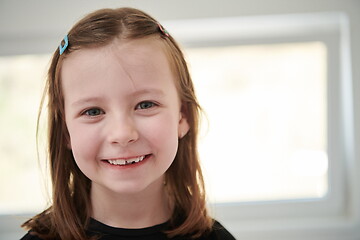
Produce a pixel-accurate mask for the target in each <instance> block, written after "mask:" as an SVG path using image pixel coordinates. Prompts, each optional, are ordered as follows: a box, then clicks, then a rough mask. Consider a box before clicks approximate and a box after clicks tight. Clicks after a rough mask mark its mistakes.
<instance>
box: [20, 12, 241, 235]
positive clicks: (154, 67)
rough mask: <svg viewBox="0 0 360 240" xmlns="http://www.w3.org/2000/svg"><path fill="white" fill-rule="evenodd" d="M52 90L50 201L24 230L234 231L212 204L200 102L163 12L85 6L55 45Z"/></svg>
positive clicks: (49, 82) (73, 232)
mask: <svg viewBox="0 0 360 240" xmlns="http://www.w3.org/2000/svg"><path fill="white" fill-rule="evenodd" d="M46 94H47V97H48V124H49V129H48V131H49V132H48V138H49V139H48V154H49V160H50V164H49V166H50V170H51V179H52V187H53V194H52V205H51V206H50V207H49V208H48V209H46V210H45V211H43V212H42V213H40V214H38V215H36V216H35V217H33V218H31V219H30V220H28V221H27V222H25V223H24V224H23V225H22V226H23V227H24V228H25V229H27V230H29V233H28V234H26V235H25V236H24V237H23V238H22V239H24V240H26V239H34V240H36V239H44V240H46V239H52V240H53V239H56V240H58V239H62V240H86V239H102V240H111V239H149V240H150V239H204V240H205V239H221V240H226V239H235V238H234V237H233V236H231V234H230V233H229V232H228V231H227V230H226V229H225V228H224V227H223V226H221V225H220V223H218V222H217V221H215V220H213V219H211V218H210V216H209V214H208V211H207V210H206V202H205V188H204V182H203V177H202V173H201V169H200V164H199V159H198V155H197V134H198V118H199V116H198V114H199V109H200V107H199V105H198V102H197V100H196V97H195V93H194V88H193V84H192V81H191V77H190V75H189V71H188V68H187V66H186V62H185V60H184V57H183V54H182V52H181V50H180V49H179V47H178V45H177V43H176V42H175V40H174V39H173V38H172V36H171V35H169V33H168V32H167V31H166V30H165V29H164V28H163V27H162V26H161V25H160V24H159V23H158V22H157V21H156V20H154V19H153V18H152V17H150V16H149V15H147V14H145V13H144V12H141V11H139V10H136V9H131V8H120V9H103V10H98V11H96V12H94V13H92V14H89V15H87V16H86V17H85V18H83V19H82V20H80V21H79V22H78V23H77V24H76V25H75V26H74V27H73V28H72V29H71V30H70V32H69V33H68V35H66V36H65V38H64V40H63V41H62V42H61V44H60V46H59V49H57V50H56V51H55V53H54V55H53V58H52V62H51V66H50V69H49V72H48V78H47V84H46Z"/></svg>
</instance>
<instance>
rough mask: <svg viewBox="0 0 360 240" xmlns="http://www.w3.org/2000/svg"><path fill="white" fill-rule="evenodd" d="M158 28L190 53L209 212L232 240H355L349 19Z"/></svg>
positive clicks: (207, 22) (329, 16)
mask: <svg viewBox="0 0 360 240" xmlns="http://www.w3.org/2000/svg"><path fill="white" fill-rule="evenodd" d="M164 26H165V27H167V28H168V29H170V30H171V31H170V33H171V34H173V35H174V36H175V38H176V39H178V40H179V42H180V43H181V44H182V45H183V46H185V47H186V49H187V50H186V56H187V58H188V62H189V63H190V65H191V71H192V73H193V78H194V82H195V85H196V87H197V91H198V96H199V99H200V103H201V104H202V105H203V106H204V109H205V111H206V113H207V117H208V120H205V123H208V126H206V127H205V129H203V135H202V136H203V137H202V139H201V141H202V142H201V144H200V154H201V157H202V164H203V165H204V168H205V176H206V178H207V181H208V182H210V187H209V192H210V194H211V198H210V200H211V201H212V204H211V206H210V208H211V210H212V211H213V213H214V216H215V217H216V218H217V219H219V220H220V221H222V222H223V223H224V224H225V225H226V226H227V227H228V228H229V229H230V230H231V231H232V233H234V234H235V236H236V237H237V238H239V239H270V240H271V239H289V237H290V238H293V239H298V238H299V239H303V238H304V237H306V238H307V239H309V238H310V239H343V238H344V234H343V233H344V232H346V234H347V237H348V239H356V238H357V236H358V235H357V234H359V231H358V228H357V227H356V226H357V225H356V220H355V219H354V218H355V217H356V216H357V215H356V214H355V213H354V212H353V211H354V207H355V205H354V204H355V202H352V201H353V200H354V195H351V194H350V192H349V191H347V190H346V189H353V190H354V188H353V187H354V186H355V185H351V183H353V176H354V175H353V174H354V169H351V168H349V166H351V165H352V164H353V161H354V156H355V152H354V123H353V114H354V113H353V111H354V108H353V98H352V91H353V89H352V79H351V74H350V73H351V69H350V63H349V59H350V57H349V56H350V55H349V54H350V50H349V49H350V48H349V35H348V34H349V32H348V27H349V25H348V20H347V17H346V16H345V15H343V14H341V13H319V14H315V13H314V14H294V15H283V16H254V17H241V18H226V19H199V20H185V21H178V22H168V23H167V24H164ZM279 116H280V117H279ZM224 162H226V163H224ZM220 172H222V173H220ZM351 199H352V200H351ZM350 209H352V210H350ZM357 224H358V223H357Z"/></svg>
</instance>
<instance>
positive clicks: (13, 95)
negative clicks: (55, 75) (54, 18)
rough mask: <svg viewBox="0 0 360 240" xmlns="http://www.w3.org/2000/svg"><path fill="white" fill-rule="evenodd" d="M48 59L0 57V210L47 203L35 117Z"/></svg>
mask: <svg viewBox="0 0 360 240" xmlns="http://www.w3.org/2000/svg"><path fill="white" fill-rule="evenodd" d="M48 62H49V55H24V56H9V57H1V58H0V114H1V116H2V117H1V118H0V132H1V138H0V147H1V151H0V159H1V168H0V179H1V180H0V189H1V195H0V214H18V213H33V212H37V211H40V210H42V209H44V207H45V206H46V200H47V199H46V198H45V196H46V194H47V193H46V191H44V184H43V183H42V182H43V181H42V180H43V178H44V177H45V176H46V173H45V172H41V171H40V169H39V164H37V163H38V161H37V153H36V120H37V111H38V108H39V105H40V100H41V95H42V90H43V87H44V86H43V85H44V83H45V81H44V79H45V77H46V67H47V64H48ZM40 152H41V150H40ZM40 152H39V153H40ZM39 163H40V162H39ZM14 189H17V190H16V191H14Z"/></svg>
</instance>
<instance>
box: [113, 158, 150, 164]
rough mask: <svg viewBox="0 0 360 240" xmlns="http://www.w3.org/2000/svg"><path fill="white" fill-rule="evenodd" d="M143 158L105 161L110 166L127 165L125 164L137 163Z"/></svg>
mask: <svg viewBox="0 0 360 240" xmlns="http://www.w3.org/2000/svg"><path fill="white" fill-rule="evenodd" d="M144 158H145V156H141V157H135V158H129V159H115V160H107V161H108V162H109V163H110V164H113V165H127V164H133V163H138V162H141V161H142V160H144Z"/></svg>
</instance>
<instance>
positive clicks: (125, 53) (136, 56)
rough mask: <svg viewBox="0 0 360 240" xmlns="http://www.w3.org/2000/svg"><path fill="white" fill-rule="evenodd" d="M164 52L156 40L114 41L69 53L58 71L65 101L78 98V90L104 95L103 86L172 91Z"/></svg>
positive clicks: (169, 68)
mask: <svg viewBox="0 0 360 240" xmlns="http://www.w3.org/2000/svg"><path fill="white" fill-rule="evenodd" d="M164 49H165V47H164V46H163V44H162V43H161V41H160V40H156V39H154V38H145V39H138V40H131V41H129V40H127V41H126V40H115V41H113V42H112V43H110V44H108V45H106V46H102V47H95V48H85V49H81V50H78V51H75V52H72V53H71V54H69V55H68V56H66V59H65V60H64V62H63V66H62V68H61V82H62V89H63V94H64V95H65V98H67V96H69V94H70V95H74V94H79V93H78V92H79V91H77V90H79V89H81V91H84V90H85V89H88V90H89V93H93V92H99V91H101V90H102V89H103V91H104V92H105V91H108V90H105V86H113V87H114V88H118V87H119V88H122V89H125V88H126V87H125V86H129V88H127V90H129V91H135V90H138V89H141V88H146V87H150V86H157V87H160V88H164V89H165V90H166V89H167V88H171V89H173V88H174V87H175V78H174V74H173V72H172V70H171V67H170V64H169V61H168V58H167V55H166V53H165V50H164ZM100 83H101V84H100ZM106 83H108V85H106ZM75 90H76V91H75ZM90 90H91V91H90ZM71 93H74V94H71Z"/></svg>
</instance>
